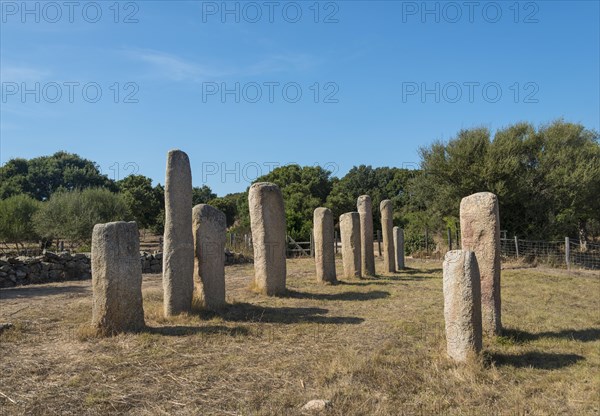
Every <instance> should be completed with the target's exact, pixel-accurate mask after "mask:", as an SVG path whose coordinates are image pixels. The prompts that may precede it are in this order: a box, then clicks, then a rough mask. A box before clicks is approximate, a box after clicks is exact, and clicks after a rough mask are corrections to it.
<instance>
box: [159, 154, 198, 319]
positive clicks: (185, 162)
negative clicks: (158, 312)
mask: <svg viewBox="0 0 600 416" xmlns="http://www.w3.org/2000/svg"><path fill="white" fill-rule="evenodd" d="M163 289H164V313H165V316H172V315H176V314H178V313H181V312H187V311H190V310H191V308H192V297H193V295H194V236H193V233H192V172H191V170H190V160H189V158H188V155H187V154H185V153H184V152H182V151H181V150H171V151H169V153H168V155H167V173H166V178H165V234H164V242H163Z"/></svg>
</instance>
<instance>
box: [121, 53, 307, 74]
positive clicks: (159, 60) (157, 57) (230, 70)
mask: <svg viewBox="0 0 600 416" xmlns="http://www.w3.org/2000/svg"><path fill="white" fill-rule="evenodd" d="M126 54H127V56H129V57H130V58H132V59H134V60H137V61H141V62H144V63H146V64H149V65H150V68H151V71H152V72H153V75H154V76H158V77H161V78H166V79H168V80H171V81H192V82H203V81H207V80H214V79H222V78H223V77H232V76H236V77H248V76H263V75H268V74H273V73H277V72H297V71H300V72H303V71H306V70H308V69H310V68H311V67H313V66H315V65H316V62H315V60H314V59H313V58H312V57H311V56H309V55H305V54H279V55H270V56H267V57H265V58H263V59H262V60H260V61H258V62H255V63H251V64H249V65H237V66H235V67H224V66H222V65H221V66H219V65H215V64H209V65H207V64H200V63H197V62H194V61H192V60H189V59H185V58H182V57H180V56H176V55H173V54H168V53H165V52H161V51H156V50H148V49H145V50H127V51H126Z"/></svg>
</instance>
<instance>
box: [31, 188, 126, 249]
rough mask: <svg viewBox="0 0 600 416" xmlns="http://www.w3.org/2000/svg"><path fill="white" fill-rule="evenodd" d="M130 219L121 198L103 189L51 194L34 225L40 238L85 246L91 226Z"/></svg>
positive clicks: (90, 232) (37, 215)
mask: <svg viewBox="0 0 600 416" xmlns="http://www.w3.org/2000/svg"><path fill="white" fill-rule="evenodd" d="M129 218H130V217H129V214H128V210H127V204H126V203H125V201H124V199H123V197H122V196H121V195H118V194H114V193H112V192H110V191H109V190H107V189H103V188H89V189H85V190H82V191H81V190H75V191H70V192H57V193H54V194H53V195H52V196H51V197H50V200H48V202H45V203H43V204H42V208H41V209H40V210H39V211H38V212H37V213H36V215H35V216H34V224H35V229H36V231H37V232H38V234H39V235H41V236H42V237H45V238H62V239H65V240H69V241H71V242H74V243H87V242H89V241H90V240H91V237H92V229H93V228H94V225H96V224H101V223H106V222H111V221H121V220H127V219H129Z"/></svg>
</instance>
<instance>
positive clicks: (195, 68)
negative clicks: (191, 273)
mask: <svg viewBox="0 0 600 416" xmlns="http://www.w3.org/2000/svg"><path fill="white" fill-rule="evenodd" d="M23 4H24V3H23V2H21V1H18V2H12V1H2V20H1V21H0V25H1V28H0V36H1V39H0V43H1V45H0V46H1V50H0V52H1V53H0V55H1V62H0V76H1V82H2V101H1V106H2V108H1V120H0V134H1V142H0V163H5V162H6V161H7V160H8V159H10V158H13V157H25V158H31V157H35V156H40V155H47V154H51V153H53V152H56V151H58V150H66V151H69V152H74V153H78V154H79V155H81V156H83V157H85V158H89V159H92V160H94V161H96V162H97V163H98V164H99V165H100V167H101V169H102V171H103V172H104V173H106V174H108V175H109V176H111V177H116V178H122V177H124V176H126V175H127V174H129V173H132V172H137V173H140V174H144V175H147V176H149V177H151V178H152V179H153V180H154V181H155V183H156V182H160V183H163V182H164V165H165V155H166V152H167V151H168V150H169V149H172V148H180V149H182V150H184V151H186V152H187V153H188V154H189V156H190V159H191V162H192V175H193V182H194V185H204V184H207V185H209V186H210V187H211V188H212V189H213V190H214V191H216V192H217V193H218V194H219V195H224V194H226V193H229V192H237V191H243V190H244V189H245V188H246V187H247V186H248V184H249V181H251V180H252V179H254V178H255V177H256V176H257V174H259V173H263V174H264V173H267V172H268V171H269V169H271V168H272V167H273V166H277V165H284V164H288V163H299V164H302V165H315V164H318V165H321V166H324V167H326V168H329V169H330V170H332V171H334V173H335V174H336V175H337V176H342V175H343V174H345V173H346V172H347V171H348V170H349V169H350V168H351V167H352V166H354V165H359V164H367V165H373V166H398V167H403V166H404V167H414V166H416V165H417V164H418V161H419V158H418V153H417V150H418V147H419V146H423V145H427V144H428V143H431V142H432V141H433V140H436V139H449V138H452V137H453V136H454V135H455V134H456V133H457V132H458V131H459V130H460V129H462V128H469V127H475V126H486V127H489V128H490V129H492V130H494V129H497V128H501V127H503V126H506V125H508V124H512V123H515V122H518V121H530V122H532V123H534V124H535V125H540V124H543V123H547V122H549V121H552V120H554V119H556V118H560V117H562V118H564V119H566V120H568V121H573V122H579V123H582V124H584V125H585V126H586V127H588V128H591V129H596V130H598V129H599V124H600V85H599V78H600V68H599V64H600V62H599V60H600V44H599V42H600V41H599V39H600V33H599V22H600V9H599V2H596V1H589V2H559V1H540V2H519V3H517V5H516V6H515V2H513V1H510V2H476V4H474V5H473V6H469V5H468V4H465V2H426V3H424V2H420V1H419V2H401V1H398V2H393V1H370V2H366V1H339V2H328V1H324V2H319V3H316V2H314V1H308V2H278V1H274V2H266V1H258V2H227V3H223V2H221V1H219V2H202V1H188V2H178V1H169V2H167V1H138V2H127V1H123V2H119V3H115V2H113V1H108V2H74V3H73V4H74V5H73V6H65V5H64V3H63V2H55V3H53V2H35V1H32V2H28V3H27V6H26V7H27V10H24V8H23ZM69 7H72V9H70V8H69ZM259 10H260V15H259V14H258V11H259ZM228 11H229V12H228ZM99 13H100V14H99ZM36 20H38V21H36ZM236 20H237V21H236ZM115 21H116V22H115ZM236 88H237V93H236V92H235V91H236ZM27 90H30V91H32V92H30V93H27ZM224 90H229V91H230V92H229V93H225V94H222V93H223V91H224ZM36 91H37V92H36ZM423 91H425V94H423ZM98 92H101V95H99V94H98ZM59 93H60V95H59ZM259 93H260V95H259ZM299 93H301V95H299ZM70 94H72V96H70ZM36 101H39V102H36ZM71 101H72V102H71ZM115 101H116V102H115ZM236 101H239V102H236Z"/></svg>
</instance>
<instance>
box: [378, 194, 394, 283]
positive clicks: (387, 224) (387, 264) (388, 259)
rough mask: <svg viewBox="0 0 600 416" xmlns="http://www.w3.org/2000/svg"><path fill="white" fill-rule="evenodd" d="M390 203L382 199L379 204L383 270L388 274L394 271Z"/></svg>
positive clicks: (391, 210) (392, 226) (392, 223)
mask: <svg viewBox="0 0 600 416" xmlns="http://www.w3.org/2000/svg"><path fill="white" fill-rule="evenodd" d="M392 207H393V205H392V201H390V200H389V199H384V200H383V201H381V204H379V211H380V212H381V231H382V234H383V269H384V270H385V271H386V272H388V273H394V272H395V271H396V263H395V261H394V256H395V255H396V254H395V252H394V233H393V228H394V211H393V209H392Z"/></svg>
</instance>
